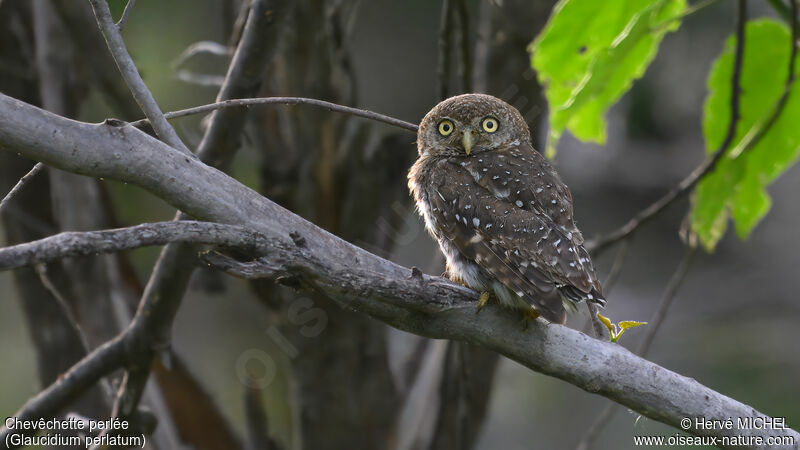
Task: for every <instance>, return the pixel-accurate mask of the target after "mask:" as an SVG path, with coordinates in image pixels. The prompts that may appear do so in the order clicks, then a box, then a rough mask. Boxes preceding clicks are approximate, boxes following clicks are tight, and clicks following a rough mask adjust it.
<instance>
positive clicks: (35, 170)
mask: <svg viewBox="0 0 800 450" xmlns="http://www.w3.org/2000/svg"><path fill="white" fill-rule="evenodd" d="M42 169H44V164H42V163H36V165H34V166H33V169H31V170H30V171H29V172H28V173H26V174H25V175H23V176H22V178H20V179H19V181H17V184H15V185H14V187H12V188H11V190H10V191H8V194H6V196H5V197H3V199H2V200H0V212H3V208H5V206H6V205H8V204H9V203H10V202H11V199H12V198H14V196H16V195H17V193H18V192H19V191H21V190H22V188H23V187H25V185H26V184H27V183H28V182H29V181H30V180H31V179H32V178H33V177H35V176H36V174H37V173H39V172H41V171H42Z"/></svg>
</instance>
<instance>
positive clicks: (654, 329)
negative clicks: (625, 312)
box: [636, 0, 746, 358]
mask: <svg viewBox="0 0 800 450" xmlns="http://www.w3.org/2000/svg"><path fill="white" fill-rule="evenodd" d="M745 1H746V0H745ZM696 253H697V247H689V248H688V249H687V250H686V255H685V256H684V257H683V259H682V260H681V262H680V264H678V268H677V269H675V273H673V274H672V278H670V280H669V282H668V283H667V287H666V289H664V294H663V295H662V296H661V301H660V302H659V303H658V308H656V311H655V312H654V313H653V317H652V318H650V322H648V324H647V328H646V329H647V333H646V334H645V335H644V338H642V341H641V342H640V343H639V347H638V348H637V349H636V354H637V355H639V356H641V357H642V358H644V357H645V356H647V352H648V351H650V346H651V345H653V339H654V338H655V336H656V333H658V329H659V328H660V327H661V324H663V323H664V320H666V318H667V313H669V307H670V306H672V301H673V300H675V294H676V293H677V292H678V288H680V287H681V284H682V283H683V280H684V279H685V278H686V274H687V273H689V268H691V267H692V262H694V255H695V254H696Z"/></svg>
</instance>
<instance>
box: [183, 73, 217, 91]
mask: <svg viewBox="0 0 800 450" xmlns="http://www.w3.org/2000/svg"><path fill="white" fill-rule="evenodd" d="M175 77H176V78H177V79H179V80H181V81H183V82H184V83H189V84H194V85H197V86H202V87H216V88H218V87H220V86H222V83H224V82H225V77H223V76H222V75H209V74H206V73H195V72H191V71H189V70H179V71H178V72H177V73H176V74H175Z"/></svg>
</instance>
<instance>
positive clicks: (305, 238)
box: [0, 94, 800, 448]
mask: <svg viewBox="0 0 800 450" xmlns="http://www.w3.org/2000/svg"><path fill="white" fill-rule="evenodd" d="M0 149H2V150H4V151H11V152H19V153H20V154H22V155H24V156H26V157H29V158H32V159H36V160H40V161H42V162H44V163H45V164H48V165H52V166H54V167H58V168H61V169H63V170H68V171H72V172H76V173H81V174H84V175H90V176H95V177H105V178H111V179H115V180H119V181H123V182H128V183H132V184H136V185H139V186H141V187H143V188H145V189H147V190H149V191H150V192H152V193H153V194H155V195H157V196H159V197H161V198H163V199H164V200H166V201H168V202H170V203H171V204H172V205H173V206H175V207H176V208H178V209H181V210H183V211H186V212H188V213H189V214H192V215H194V216H196V217H198V218H200V219H203V220H208V221H216V222H221V223H227V224H236V225H241V226H245V227H251V228H253V229H255V230H257V231H259V232H261V233H263V235H264V236H265V238H266V239H267V241H268V243H269V247H270V249H271V250H270V255H269V257H268V258H267V259H265V260H263V262H260V263H257V264H254V263H250V264H247V263H239V262H234V261H232V260H224V261H215V263H220V264H221V263H222V262H225V263H227V264H228V271H230V272H235V273H237V274H239V275H245V274H247V271H246V270H244V269H242V268H245V269H248V270H250V271H251V273H254V274H256V275H258V276H268V277H278V278H279V280H280V281H282V282H284V283H287V282H288V283H297V282H299V283H301V284H302V285H305V286H308V287H311V288H313V289H315V290H317V291H319V292H321V293H324V294H325V295H328V296H329V297H330V298H332V299H333V300H335V301H336V302H338V303H339V304H340V305H342V306H343V307H345V308H347V309H351V310H355V311H359V312H361V313H364V314H368V315H370V316H372V317H374V318H376V319H378V320H381V321H383V322H385V323H388V324H389V325H392V326H394V327H397V328H399V329H402V330H406V331H409V332H412V333H415V334H419V335H422V336H427V337H431V338H441V339H454V340H459V341H465V342H469V343H473V344H477V345H481V346H484V347H486V348H489V349H491V350H494V351H496V352H498V353H500V354H502V355H505V356H507V357H508V358H510V359H513V360H515V361H517V362H519V363H521V364H523V365H525V366H526V367H528V368H530V369H532V370H535V371H538V372H541V373H543V374H546V375H550V376H554V377H557V378H560V379H562V380H565V381H567V382H569V383H572V384H574V385H576V386H578V387H580V388H582V389H584V390H586V391H587V392H591V393H597V394H600V395H603V396H606V397H608V398H610V399H612V400H614V401H616V402H618V403H620V404H623V405H625V406H627V407H629V408H631V409H633V410H635V411H637V412H639V413H641V414H643V415H645V416H647V417H650V418H652V419H654V420H658V421H661V422H664V423H666V424H669V425H672V426H675V427H678V426H679V425H680V421H681V419H684V418H687V417H688V418H690V419H692V420H693V419H694V418H696V417H701V418H705V419H712V420H713V419H719V420H724V419H727V418H729V417H762V418H763V417H766V416H765V415H764V414H762V413H760V412H758V411H756V410H755V409H754V408H752V407H750V406H747V405H745V404H742V403H740V402H738V401H736V400H734V399H731V398H729V397H726V396H724V395H722V394H720V393H718V392H715V391H713V390H711V389H709V388H707V387H705V386H703V385H701V384H700V383H698V382H697V381H695V380H693V379H690V378H687V377H683V376H681V375H679V374H676V373H674V372H671V371H669V370H667V369H665V368H663V367H660V366H658V365H656V364H653V363H651V362H649V361H647V360H644V359H642V358H639V357H637V356H635V355H634V354H632V353H631V352H629V351H628V350H626V349H624V348H622V347H620V346H618V345H614V344H611V343H607V342H601V341H598V340H595V339H592V338H590V337H588V336H586V335H584V334H582V333H579V332H577V331H574V330H572V329H569V328H566V327H562V326H556V325H550V324H546V323H544V322H542V321H537V322H534V323H532V324H531V325H530V326H529V327H528V328H527V330H523V329H522V328H521V327H520V326H519V324H518V322H517V320H516V317H515V316H513V315H512V314H510V313H508V312H507V311H502V310H499V309H490V310H486V311H484V312H482V313H481V314H480V315H476V314H475V301H476V299H477V294H476V293H475V292H473V291H470V290H468V289H466V288H463V287H461V286H458V285H455V284H453V283H451V282H449V281H446V280H444V279H441V278H438V277H430V276H426V275H422V274H420V273H419V272H418V271H416V272H415V271H411V270H409V269H407V268H404V267H401V266H398V265H396V264H394V263H392V262H390V261H386V260H384V259H382V258H379V257H377V256H375V255H373V254H370V253H369V252H366V251H364V250H362V249H360V248H358V247H355V246H353V245H351V244H349V243H347V242H345V241H343V240H341V239H339V238H338V237H336V236H334V235H332V234H330V233H328V232H326V231H325V230H322V229H320V228H318V227H316V226H314V225H313V224H311V223H309V222H308V221H306V220H304V219H303V218H301V217H298V216H296V215H295V214H293V213H292V212H290V211H287V210H285V209H283V208H281V207H280V206H278V205H276V204H274V203H273V202H271V201H270V200H268V199H266V198H264V197H261V196H260V195H258V194H257V193H256V192H254V191H252V190H250V189H249V188H247V187H246V186H243V185H242V184H240V183H238V182H237V181H236V180H234V179H232V178H230V177H229V176H227V175H225V174H224V173H222V172H220V171H218V170H216V169H214V168H211V167H209V166H206V165H205V164H203V163H201V162H200V161H198V160H196V159H194V158H191V157H188V156H187V155H185V154H183V153H181V152H179V151H177V150H175V149H173V148H171V147H169V146H168V145H166V144H164V143H162V142H160V141H157V140H155V139H153V138H151V137H150V136H147V135H146V134H144V133H142V132H140V131H138V130H136V129H135V128H133V127H131V126H113V125H110V124H98V125H93V124H86V123H81V122H76V121H72V120H69V119H65V118H63V117H60V116H57V115H54V114H51V113H48V112H46V111H43V110H41V109H39V108H36V107H34V106H31V105H28V104H26V103H23V102H21V101H18V100H15V99H12V98H10V97H7V96H4V95H1V94H0ZM156 306H158V305H156ZM159 313H161V311H159V310H158V308H157V307H156V308H154V310H153V314H154V315H156V314H159ZM136 330H137V324H136V321H134V323H133V324H132V326H131V327H130V328H129V329H128V330H127V331H126V334H129V333H133V332H136ZM123 336H124V335H123ZM120 343H123V344H124V343H126V341H125V340H123V339H122V338H117V339H115V340H113V341H111V342H109V343H108V344H106V345H104V346H102V347H101V348H100V349H98V350H97V351H96V352H93V353H92V354H90V355H89V356H88V357H87V358H85V359H84V360H82V361H81V362H80V363H79V364H78V365H76V366H75V367H74V368H73V369H71V370H70V372H68V373H67V374H66V375H65V376H64V377H63V378H61V379H60V380H58V381H56V382H55V383H54V384H53V385H51V386H50V387H48V388H47V389H46V390H44V391H43V392H42V393H40V394H39V395H38V396H37V397H35V398H34V399H32V400H31V401H30V402H29V403H28V404H27V405H26V406H24V407H23V408H22V409H21V410H20V411H19V412H18V413H17V414H16V415H17V416H20V417H43V416H50V415H52V414H54V413H55V412H56V411H57V410H58V409H59V408H60V407H62V406H63V405H64V401H65V399H71V398H74V397H75V396H76V395H78V394H79V393H80V392H82V391H83V390H85V389H86V388H88V387H89V386H91V385H92V384H93V383H94V382H95V381H96V380H97V379H99V378H100V377H101V376H103V375H104V374H105V373H108V372H109V371H111V370H113V369H114V368H115V367H119V365H121V364H122V363H123V361H122V356H123V353H124V352H125V351H126V350H125V346H124V345H123V346H122V349H120V348H119V347H120V345H121V344H120ZM686 431H687V432H689V433H692V434H695V435H698V436H717V437H721V436H730V437H733V436H734V435H735V436H750V435H751V436H760V437H762V438H766V437H767V436H768V435H770V436H785V437H791V438H793V439H794V442H795V444H794V445H795V448H797V447H798V446H800V434H798V433H797V432H796V431H794V430H792V429H785V430H764V429H760V430H759V429H754V430H724V429H710V430H709V429H697V428H694V427H691V428H690V429H688V430H686ZM6 433H8V430H2V431H0V437H4V436H5V434H6ZM755 447H756V446H751V448H755Z"/></svg>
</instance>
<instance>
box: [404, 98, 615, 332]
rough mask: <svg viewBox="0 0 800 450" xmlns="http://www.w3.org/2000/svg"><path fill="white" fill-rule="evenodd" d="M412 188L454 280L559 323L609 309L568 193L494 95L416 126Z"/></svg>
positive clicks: (444, 108) (447, 104)
mask: <svg viewBox="0 0 800 450" xmlns="http://www.w3.org/2000/svg"><path fill="white" fill-rule="evenodd" d="M417 147H418V151H419V159H418V160H417V162H416V163H415V164H414V166H413V167H412V168H411V171H410V172H409V175H408V178H409V182H408V185H409V188H410V190H411V194H412V195H413V197H414V199H415V201H416V202H417V206H418V207H419V210H420V213H421V214H422V216H423V218H424V219H425V225H426V227H427V229H428V231H429V232H430V233H431V234H432V235H433V236H434V237H435V238H436V240H437V241H438V242H439V246H440V248H441V249H442V252H443V253H444V255H445V257H446V259H447V273H448V275H449V276H450V278H452V279H453V280H456V281H458V282H461V283H463V284H465V285H467V286H470V287H471V288H473V289H476V290H478V291H481V292H491V293H493V294H494V296H495V297H496V298H497V299H498V300H499V302H500V303H501V304H503V305H505V306H508V307H512V308H515V309H519V310H522V311H525V312H527V313H530V312H531V308H532V307H533V308H534V309H535V310H536V311H537V312H538V313H539V314H540V315H541V316H542V317H544V318H545V319H547V320H549V321H551V322H557V323H564V321H565V320H566V310H565V306H567V307H570V306H571V305H572V304H573V303H577V302H580V301H583V300H588V301H591V302H594V303H597V304H600V305H603V304H604V303H605V300H604V299H603V295H602V288H601V286H600V282H599V281H598V280H597V276H596V275H595V272H594V268H593V266H592V262H591V260H590V258H589V254H588V252H587V251H586V249H585V248H584V247H583V236H582V235H581V233H580V231H579V230H578V228H577V227H576V226H575V223H574V221H573V216H572V196H571V194H570V192H569V189H568V188H567V186H566V185H565V184H564V183H563V182H562V181H561V179H560V178H559V176H558V174H557V173H556V172H555V169H553V167H552V166H551V165H550V163H549V162H548V161H547V160H546V159H545V158H544V157H542V156H541V155H540V154H539V153H538V152H537V151H536V150H534V148H533V146H532V144H531V137H530V132H529V130H528V126H527V125H526V123H525V121H524V120H523V119H522V116H521V115H520V114H519V112H518V111H517V110H516V109H514V108H513V107H512V106H510V105H508V104H507V103H505V102H503V101H502V100H500V99H497V98H495V97H492V96H488V95H482V94H466V95H461V96H457V97H453V98H450V99H447V100H445V101H443V102H442V103H440V104H438V105H437V106H436V107H434V108H433V109H432V110H431V111H430V112H429V113H428V114H427V115H426V116H425V118H424V119H423V120H422V123H421V124H420V127H419V132H418V136H417Z"/></svg>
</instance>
